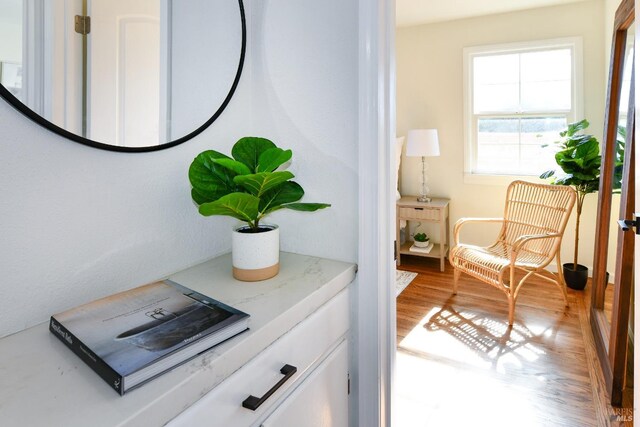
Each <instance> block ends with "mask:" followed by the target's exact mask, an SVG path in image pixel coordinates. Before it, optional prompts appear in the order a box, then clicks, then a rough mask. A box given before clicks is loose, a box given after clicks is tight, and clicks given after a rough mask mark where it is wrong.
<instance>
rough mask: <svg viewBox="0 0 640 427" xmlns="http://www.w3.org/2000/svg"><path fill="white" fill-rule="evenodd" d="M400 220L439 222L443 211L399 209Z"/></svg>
mask: <svg viewBox="0 0 640 427" xmlns="http://www.w3.org/2000/svg"><path fill="white" fill-rule="evenodd" d="M398 210H399V215H398V218H401V219H409V220H410V219H424V220H428V221H439V220H440V215H441V212H442V210H441V209H432V208H398Z"/></svg>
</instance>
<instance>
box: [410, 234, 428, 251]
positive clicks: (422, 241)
mask: <svg viewBox="0 0 640 427" xmlns="http://www.w3.org/2000/svg"><path fill="white" fill-rule="evenodd" d="M413 240H414V242H413V244H414V246H415V247H417V248H426V247H427V246H429V243H430V242H429V238H428V237H427V235H426V234H425V233H416V234H414V235H413Z"/></svg>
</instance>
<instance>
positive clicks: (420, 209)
mask: <svg viewBox="0 0 640 427" xmlns="http://www.w3.org/2000/svg"><path fill="white" fill-rule="evenodd" d="M413 209H415V210H417V211H423V210H424V208H413Z"/></svg>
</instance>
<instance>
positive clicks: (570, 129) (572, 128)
mask: <svg viewBox="0 0 640 427" xmlns="http://www.w3.org/2000/svg"><path fill="white" fill-rule="evenodd" d="M588 127H589V122H588V121H587V119H582V120H580V121H579V122H575V123H569V125H568V126H567V135H568V136H572V135H575V134H576V132H579V131H581V130H583V129H586V128H588Z"/></svg>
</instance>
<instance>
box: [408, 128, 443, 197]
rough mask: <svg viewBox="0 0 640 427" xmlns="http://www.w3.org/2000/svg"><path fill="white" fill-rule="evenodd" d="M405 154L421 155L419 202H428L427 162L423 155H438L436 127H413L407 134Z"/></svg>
mask: <svg viewBox="0 0 640 427" xmlns="http://www.w3.org/2000/svg"><path fill="white" fill-rule="evenodd" d="M407 156H409V157H422V190H421V193H420V196H419V197H418V201H419V202H430V201H431V198H430V197H429V187H427V162H426V160H425V157H438V156H440V145H439V144H438V130H437V129H413V130H410V131H409V133H408V135H407Z"/></svg>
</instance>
